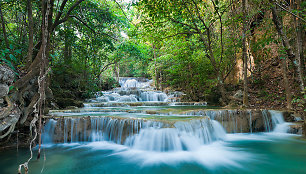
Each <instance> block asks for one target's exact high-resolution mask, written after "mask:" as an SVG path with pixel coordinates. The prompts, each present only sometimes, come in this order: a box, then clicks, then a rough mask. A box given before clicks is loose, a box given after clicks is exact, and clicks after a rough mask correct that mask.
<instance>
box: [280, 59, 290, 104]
mask: <svg viewBox="0 0 306 174" xmlns="http://www.w3.org/2000/svg"><path fill="white" fill-rule="evenodd" d="M281 59H282V70H283V77H284V87H285V91H286V100H287V108H288V109H292V104H291V100H292V96H291V90H290V86H289V80H288V76H287V61H286V59H285V58H281Z"/></svg>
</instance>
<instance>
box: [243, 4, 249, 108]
mask: <svg viewBox="0 0 306 174" xmlns="http://www.w3.org/2000/svg"><path fill="white" fill-rule="evenodd" d="M242 10H243V29H242V30H243V31H242V57H243V105H244V106H248V105H249V99H248V57H247V48H246V32H247V21H246V0H242Z"/></svg>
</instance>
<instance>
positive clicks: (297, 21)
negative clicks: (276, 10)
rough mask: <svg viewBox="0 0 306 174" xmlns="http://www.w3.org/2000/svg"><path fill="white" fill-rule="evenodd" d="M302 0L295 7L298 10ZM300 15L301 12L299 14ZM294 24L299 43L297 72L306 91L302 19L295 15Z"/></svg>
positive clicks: (302, 88)
mask: <svg viewBox="0 0 306 174" xmlns="http://www.w3.org/2000/svg"><path fill="white" fill-rule="evenodd" d="M300 4H301V2H300V0H296V4H295V5H294V6H295V9H296V10H297V11H299V10H301V9H300ZM297 15H298V16H300V15H299V13H298V14H297ZM292 17H293V20H294V24H295V29H296V43H297V48H296V63H297V72H298V78H299V81H300V89H301V92H303V91H304V88H305V82H304V79H303V78H304V70H305V65H304V63H305V62H304V54H303V38H304V37H303V34H304V32H303V31H304V30H303V25H302V24H301V20H300V19H299V18H296V17H294V16H292Z"/></svg>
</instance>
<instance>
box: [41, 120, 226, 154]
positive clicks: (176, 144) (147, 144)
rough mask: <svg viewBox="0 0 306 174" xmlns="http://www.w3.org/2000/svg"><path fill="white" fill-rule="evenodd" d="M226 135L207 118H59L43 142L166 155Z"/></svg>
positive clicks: (49, 125) (210, 141)
mask: <svg viewBox="0 0 306 174" xmlns="http://www.w3.org/2000/svg"><path fill="white" fill-rule="evenodd" d="M62 130H64V131H62ZM225 135H226V133H225V130H224V129H223V127H222V126H221V125H220V123H218V122H217V121H215V120H210V119H209V118H206V117H204V118H201V119H195V120H188V121H177V122H169V123H164V122H161V121H150V120H142V119H120V118H112V117H87V118H59V119H58V120H54V119H50V120H49V121H48V123H47V124H46V126H45V128H44V132H43V142H44V143H52V142H64V143H67V142H69V143H70V142H95V141H112V142H115V143H117V144H124V145H127V146H130V147H131V148H135V149H141V150H149V151H161V152H164V151H180V150H191V149H193V148H195V146H197V145H203V144H209V143H212V142H214V141H217V140H222V139H224V138H225Z"/></svg>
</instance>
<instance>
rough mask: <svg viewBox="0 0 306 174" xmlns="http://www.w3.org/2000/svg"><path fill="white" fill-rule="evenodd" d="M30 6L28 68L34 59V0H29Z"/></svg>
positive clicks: (28, 5) (28, 4)
mask: <svg viewBox="0 0 306 174" xmlns="http://www.w3.org/2000/svg"><path fill="white" fill-rule="evenodd" d="M27 7H28V20H29V24H28V25H29V46H28V54H27V63H26V69H27V68H28V67H29V66H30V65H31V63H32V59H33V47H34V41H33V33H34V23H33V12H32V2H31V0H27Z"/></svg>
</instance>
